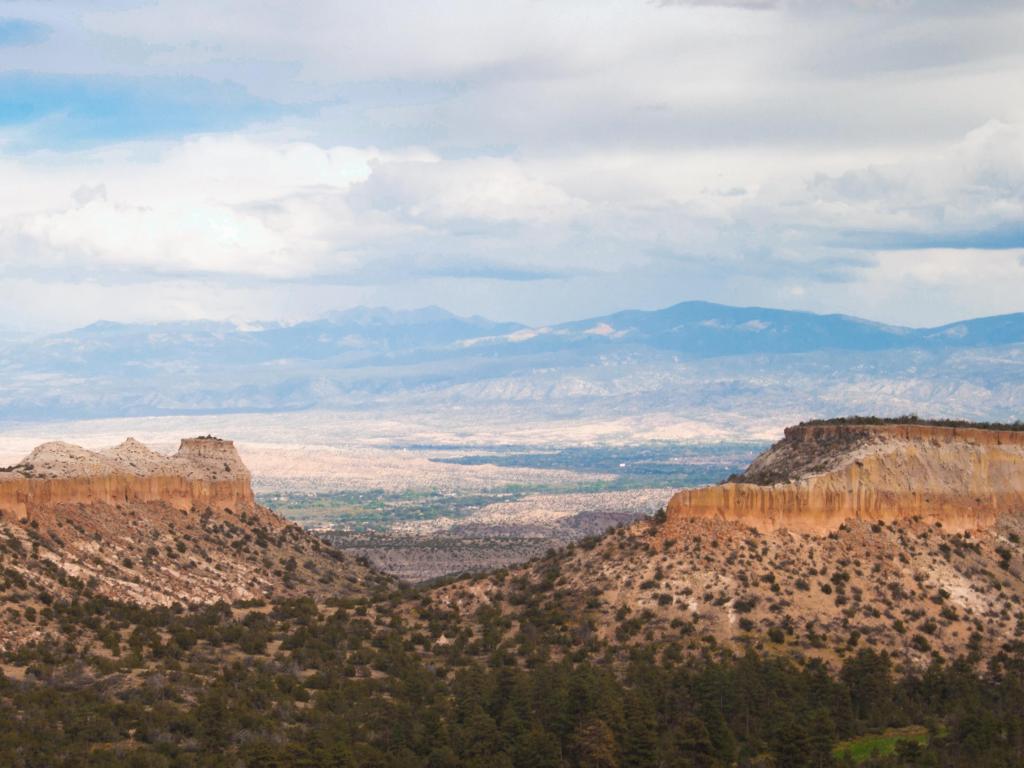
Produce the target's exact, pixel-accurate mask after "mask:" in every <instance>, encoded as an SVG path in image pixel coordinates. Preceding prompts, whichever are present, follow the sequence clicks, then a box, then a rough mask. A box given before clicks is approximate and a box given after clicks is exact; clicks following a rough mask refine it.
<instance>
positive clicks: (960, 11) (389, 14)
mask: <svg viewBox="0 0 1024 768" xmlns="http://www.w3.org/2000/svg"><path fill="white" fill-rule="evenodd" d="M662 5H663V4H662ZM672 5H673V7H671V8H666V7H661V5H659V4H658V3H656V2H628V3H606V4H594V3H590V2H584V0H567V2H565V3H557V4H554V3H537V2H531V1H524V2H520V1H518V0H511V1H510V2H499V1H498V0H453V2H450V3H446V4H445V6H444V8H443V9H438V8H434V7H432V6H427V5H424V4H422V3H419V2H415V1H414V0H396V2H393V3H386V4H366V3H361V2H328V1H327V0H322V1H321V0H310V2H308V3H303V4H302V9H301V11H297V10H296V7H295V5H294V4H293V3H284V2H283V1H282V2H278V1H277V0H268V1H267V2H261V3H258V4H252V3H245V2H242V0H219V1H217V2H206V3H198V2H196V3H192V2H191V1H190V0H180V1H178V0H176V1H175V2H161V1H159V0H156V1H153V2H150V1H149V0H147V1H146V2H135V1H134V0H110V1H109V2H89V3H85V2H78V1H77V0H75V1H72V0H54V2H52V3H46V4H39V3H24V2H18V0H11V2H9V3H8V4H7V5H6V6H5V8H6V9H8V10H5V12H6V13H9V14H10V15H12V16H19V17H20V16H25V17H26V18H28V17H29V16H31V17H32V23H33V24H38V25H42V26H44V27H46V28H47V29H49V33H48V35H47V36H45V37H42V38H40V39H39V40H37V41H36V42H35V43H34V44H32V45H19V46H17V47H13V46H11V45H6V46H0V177H2V178H3V179H4V184H2V185H0V270H2V272H3V273H4V275H5V276H6V277H7V278H8V279H10V280H19V281H23V282H24V283H25V284H26V285H29V284H30V285H33V286H36V288H35V289H33V290H38V291H42V290H43V288H41V287H40V286H45V285H46V284H53V285H58V284H59V285H62V286H66V285H71V284H81V285H83V286H84V285H87V286H89V290H83V291H82V292H81V294H80V295H81V299H80V301H81V302H84V303H89V306H91V307H92V309H91V310H90V311H91V312H92V313H93V314H95V315H97V316H99V315H107V316H109V313H112V312H122V313H129V314H132V316H136V315H145V313H146V312H150V313H152V314H154V315H160V316H161V317H165V318H166V317H167V316H168V314H173V311H176V310H175V308H179V309H180V308H182V307H183V306H184V304H183V303H182V302H181V301H180V296H181V295H182V294H184V293H187V290H186V288H185V287H184V286H187V285H190V284H191V285H193V286H195V287H196V291H195V297H196V298H195V306H192V305H190V308H189V309H188V312H189V313H190V314H191V315H194V314H195V313H196V312H200V310H199V309H196V307H198V306H201V307H204V308H205V309H204V310H202V311H205V312H207V313H208V314H210V315H215V316H222V308H220V307H218V306H217V305H216V303H215V296H216V294H217V290H216V289H213V290H211V289H210V288H209V286H210V285H214V286H219V287H220V288H222V289H223V290H224V291H225V292H227V291H228V290H229V289H233V290H234V293H232V296H233V297H234V298H233V305H232V306H234V307H236V308H237V307H241V306H243V305H244V302H245V301H248V300H251V301H252V305H251V306H252V311H251V312H249V313H247V315H248V317H252V318H259V317H267V316H270V315H271V314H272V313H273V312H278V311H279V312H291V313H293V312H302V311H313V310H314V308H317V307H323V306H325V305H327V306H329V304H330V301H331V300H332V299H331V297H334V299H333V300H335V301H337V302H339V303H341V302H345V301H350V300H351V301H374V302H376V303H399V304H404V305H406V306H410V305H412V306H415V305H416V304H422V303H440V304H447V305H449V306H451V307H452V308H455V309H461V310H464V311H469V312H481V313H484V314H497V315H499V316H503V317H518V318H519V319H523V320H528V321H529V320H542V321H548V320H554V319H567V318H568V317H571V316H573V315H576V314H585V313H588V312H594V313H598V312H603V311H608V310H613V309H617V308H621V307H622V306H624V305H629V304H632V305H639V306H657V305H660V304H668V303H672V302H674V301H677V300H679V299H682V298H707V299H717V300H724V301H732V302H739V303H750V304H772V303H781V304H784V305H787V306H793V305H797V306H800V307H804V308H812V309H829V310H835V309H840V310H843V311H848V312H854V311H860V309H861V308H862V307H865V308H872V307H873V308H874V311H877V312H878V313H879V317H881V318H882V319H888V320H893V321H903V322H911V323H913V322H915V321H916V319H917V318H918V317H925V316H926V315H928V314H929V313H932V314H934V313H937V312H952V311H954V309H953V308H954V307H956V308H959V309H957V311H960V310H963V311H965V312H966V311H968V310H969V308H970V306H974V307H976V308H984V307H985V306H986V305H984V290H983V286H984V285H990V287H991V288H992V295H993V296H999V297H1003V298H1001V299H1000V300H1001V301H1004V302H1009V301H1010V299H1009V298H1008V297H1009V296H1010V293H1009V292H1005V293H1004V292H1003V289H1004V287H1005V285H1006V284H1007V283H1010V284H1012V283H1013V281H1014V280H1018V279H1019V277H1018V276H1017V273H1016V272H1014V271H1013V270H1010V269H1009V267H1008V266H1007V264H1010V263H1011V262H1014V260H1015V259H1017V258H1018V256H1017V255H1016V254H1017V249H1018V248H1019V247H1020V246H1021V245H1022V232H1021V222H1022V221H1024V214H1022V200H1021V196H1022V192H1021V190H1022V189H1024V169H1022V162H1024V160H1022V158H1024V143H1022V141H1024V140H1022V135H1024V131H1022V126H1024V110H1022V109H1021V107H1020V106H1019V105H1018V104H1017V101H1016V100H1015V99H1013V98H1012V96H1013V95H1015V94H1016V91H1017V90H1019V83H1020V80H1021V77H1022V75H1024V53H1022V52H1021V50H1020V47H1019V45H1018V44H1017V41H1016V38H1015V37H1014V35H1013V33H1014V31H1016V30H1017V29H1019V28H1020V24H1021V23H1022V21H1024V12H1022V10H1021V8H1020V6H1019V4H1015V3H1009V2H1006V3H1003V2H990V3H989V2H979V3H971V4H963V3H953V2H894V3H888V2H877V3H874V2H858V3H842V2H824V3H812V2H803V0H789V1H785V2H779V3H767V2H765V3H761V2H756V1H755V2H742V0H738V1H737V2H728V1H725V2H710V1H708V2H700V1H695V2H679V3H673V4H672ZM766 6H770V8H766ZM748 11H750V12H748ZM754 11H756V12H754ZM0 28H2V27H0ZM0 39H2V38H0ZM1007 253H1010V254H1013V256H1012V257H1007V256H1005V254H1007ZM896 254H904V257H905V258H906V259H908V260H909V261H907V262H905V263H906V264H914V263H920V264H930V265H932V266H931V267H928V268H927V269H926V268H925V267H921V268H920V269H918V270H917V271H915V270H912V269H910V268H909V267H901V268H899V269H897V267H896V265H899V264H904V262H901V261H900V260H899V258H900V257H898V256H897V255H896ZM936 254H943V255H942V256H941V257H940V256H938V255H936ZM986 254H988V256H986ZM917 257H919V259H918V261H917V262H915V261H914V259H915V258H917ZM989 257H991V259H993V261H992V262H985V264H986V265H988V264H990V263H996V262H998V263H999V264H1000V265H1001V266H1000V267H999V269H998V270H991V269H988V268H987V266H986V267H985V268H981V269H979V270H978V272H977V276H978V277H977V282H976V283H975V284H974V285H975V287H974V288H973V289H972V290H971V291H968V292H965V293H964V296H965V297H967V298H965V299H964V301H947V302H944V303H943V304H942V305H936V303H935V302H934V301H931V300H929V299H927V298H924V297H922V296H916V294H915V293H914V291H915V290H916V291H918V292H919V293H920V292H921V291H923V290H925V291H929V292H933V293H934V294H935V295H943V296H945V295H946V293H945V292H946V291H947V288H948V289H949V295H950V296H955V295H956V292H955V290H953V286H954V285H955V283H956V282H957V281H958V280H960V278H959V277H958V275H959V274H960V273H958V272H957V271H956V270H954V269H952V267H951V265H952V264H954V263H955V264H959V265H961V267H962V268H963V269H967V270H968V271H969V265H970V264H971V263H972V262H974V261H977V260H979V259H985V258H989ZM1007 258H1009V262H1005V261H1004V260H1005V259H1007ZM943 265H944V266H943ZM964 265H967V266H964ZM883 267H884V269H883ZM940 267H941V268H940ZM922 270H923V271H922ZM929 270H930V271H929ZM928 274H931V275H933V276H934V277H933V278H931V279H929V280H926V275H928ZM887 281H888V282H889V283H892V285H886V283H887ZM171 283H173V284H174V285H175V286H176V287H175V289H174V292H173V294H174V296H175V297H178V298H175V299H173V300H172V299H171V298H170V294H168V298H166V299H165V298H162V296H163V294H162V293H161V289H160V287H161V286H163V287H166V286H167V285H169V284H171ZM997 283H998V284H997ZM126 286H130V288H128V287H126ZM922 286H928V287H927V288H922ZM1017 287H1020V286H1019V284H1018V285H1017ZM130 289H134V290H137V291H139V292H140V294H144V295H145V296H146V297H147V298H146V300H145V301H138V302H136V301H131V302H128V301H122V299H123V297H124V295H125V292H126V291H128V290H130ZM105 291H106V292H107V293H105ZM63 295H67V296H71V297H73V296H74V295H75V292H74V291H73V290H72V289H70V288H68V289H66V294H63ZM882 295H884V296H886V297H888V300H887V301H886V302H882V303H878V304H877V305H875V304H872V301H873V298H872V297H876V296H882ZM271 296H278V297H280V298H279V299H278V300H276V301H271V300H270V299H269V297H271ZM104 297H106V298H104ZM72 301H73V299H72ZM964 302H968V303H964ZM8 311H10V310H8ZM181 311H185V310H184V309H182V310H181ZM979 311H981V310H980V309H979ZM67 312H68V313H69V314H68V316H69V317H70V316H71V314H72V313H78V314H75V316H79V315H82V316H84V315H87V314H88V312H87V311H86V310H85V309H81V310H79V309H74V310H73V309H72V308H70V307H69V308H67ZM934 319H942V318H934V317H930V318H929V320H934ZM2 324H4V317H3V316H0V325H2Z"/></svg>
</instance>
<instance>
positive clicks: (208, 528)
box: [0, 437, 390, 650]
mask: <svg viewBox="0 0 1024 768" xmlns="http://www.w3.org/2000/svg"><path fill="white" fill-rule="evenodd" d="M0 571H2V572H3V573H4V575H5V578H4V583H3V584H0V592H4V596H5V598H9V599H12V600H14V601H15V602H18V603H19V604H30V601H32V600H35V599H36V596H37V595H39V594H47V595H50V596H51V597H53V598H59V599H68V600H70V599H77V598H88V597H89V596H92V595H101V596H104V597H107V598H112V599H115V600H122V601H127V602H132V603H137V604H139V605H145V606H152V605H165V606H171V605H174V604H175V603H180V604H182V605H190V604H199V603H215V602H218V601H221V600H223V601H227V602H233V601H236V600H255V599H261V600H262V599H268V598H273V597H312V598H314V599H324V598H325V597H327V596H331V597H339V598H346V597H354V596H362V595H366V594H368V593H369V592H370V591H372V590H373V589H376V588H378V587H379V586H380V585H386V584H388V583H390V582H389V580H388V579H386V578H384V577H382V576H381V575H379V574H377V573H375V572H373V571H372V570H371V569H370V568H368V567H366V566H364V565H361V564H359V563H357V562H355V561H354V560H352V559H351V558H348V557H346V556H344V555H342V554H341V553H339V552H338V551H336V550H334V549H333V548H332V547H330V545H328V544H326V543H325V542H323V541H321V540H320V539H318V538H317V537H315V536H314V535H312V534H310V533H308V532H306V531H304V530H302V529H301V528H300V527H299V526H297V525H295V524H293V523H289V522H288V521H287V520H285V519H284V518H282V517H280V516H278V515H276V514H274V512H273V511H271V510H269V509H267V508H266V507H262V506H260V505H259V504H257V503H256V502H255V500H254V498H253V493H252V488H251V486H250V475H249V471H248V470H247V469H246V468H245V465H244V464H243V463H242V460H241V458H240V457H239V455H238V452H237V451H236V450H235V446H234V444H233V443H231V441H229V440H218V439H216V438H212V437H206V438H195V439H187V440H182V442H181V447H180V448H179V449H178V452H177V453H175V454H173V455H171V456H164V455H162V454H159V453H156V452H154V451H151V450H149V449H148V448H146V447H145V446H144V445H142V444H141V443H139V442H137V441H135V440H130V439H129V440H127V441H125V442H124V443H122V444H121V445H119V446H117V447H115V448H110V449H107V450H103V451H88V450H85V449H83V448H80V447H78V446H74V445H69V444H67V443H60V442H55V443H46V444H44V445H41V446H39V447H38V448H36V449H35V450H34V451H33V452H32V453H31V454H29V456H27V457H26V458H25V459H24V460H23V461H22V462H21V463H20V464H18V465H16V466H14V467H8V468H6V469H3V470H0ZM5 590H6V591H5ZM26 601H29V602H26ZM36 607H37V608H39V609H41V606H36ZM42 632H43V630H42V629H41V627H40V625H39V624H37V623H35V622H33V621H30V620H25V619H23V617H22V614H20V613H19V612H11V611H8V612H6V613H3V614H2V615H0V650H3V649H9V648H13V647H16V646H18V645H19V644H22V643H24V642H27V641H29V640H33V639H38V638H39V637H40V636H41V633H42Z"/></svg>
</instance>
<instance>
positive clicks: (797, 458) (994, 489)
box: [667, 423, 1024, 534]
mask: <svg viewBox="0 0 1024 768" xmlns="http://www.w3.org/2000/svg"><path fill="white" fill-rule="evenodd" d="M667 512H668V517H669V519H670V520H680V519H684V518H690V517H695V518H714V519H721V520H735V521H738V522H740V523H742V524H744V525H748V526H751V527H753V528H756V529H757V530H758V531H760V532H762V533H767V532H771V531H775V530H781V529H786V530H790V531H794V532H799V533H813V534H826V533H829V532H830V531H835V530H836V529H838V527H839V526H840V525H842V523H843V522H844V521H846V520H848V519H851V518H852V519H860V520H866V521H871V522H883V523H890V522H895V521H908V520H911V519H914V518H918V519H921V520H924V521H926V522H934V523H939V524H940V525H942V526H943V527H944V528H945V529H946V530H951V531H957V532H966V531H976V530H980V529H984V528H988V527H991V526H992V525H994V524H995V523H996V521H997V520H998V519H999V517H1000V516H1002V515H1005V514H1017V513H1021V512H1024V432H1022V431H1019V430H1001V429H987V428H985V429H983V428H976V427H941V426H931V425H923V424H855V423H848V424H809V425H799V426H796V427H790V428H789V429H787V430H786V432H785V437H784V438H783V439H782V440H781V441H780V442H778V443H776V444H775V445H774V446H772V448H771V449H769V450H768V451H767V452H765V453H764V454H762V455H761V456H759V457H758V458H757V459H756V460H755V461H754V462H753V463H752V464H751V465H750V468H749V469H748V470H747V471H746V472H744V473H743V474H742V475H740V476H738V477H734V478H730V481H729V482H726V483H723V484H721V485H715V486H706V487H702V488H693V489H686V490H682V491H680V492H679V493H677V494H675V495H674V496H673V497H672V499H671V500H670V501H669V504H668V508H667Z"/></svg>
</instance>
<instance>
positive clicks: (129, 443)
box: [0, 437, 257, 521]
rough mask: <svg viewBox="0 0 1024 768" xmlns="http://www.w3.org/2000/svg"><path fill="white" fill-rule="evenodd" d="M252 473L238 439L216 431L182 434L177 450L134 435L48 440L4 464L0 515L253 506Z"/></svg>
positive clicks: (243, 508) (0, 474)
mask: <svg viewBox="0 0 1024 768" xmlns="http://www.w3.org/2000/svg"><path fill="white" fill-rule="evenodd" d="M251 479H252V478H251V476H250V474H249V470H248V469H246V467H245V465H244V464H243V463H242V460H241V458H240V457H239V455H238V451H237V450H236V449H235V446H234V443H232V442H231V441H230V440H221V439H218V438H215V437H199V438H187V439H184V440H182V441H181V446H180V447H179V449H178V452H177V453H175V454H174V455H172V456H163V455H161V454H159V453H156V452H155V451H151V450H150V449H148V448H146V447H145V446H144V445H142V444H141V443H139V442H138V441H137V440H133V439H131V438H129V439H128V440H126V441H125V442H123V443H122V444H121V445H119V446H117V447H115V448H110V449H107V450H105V451H88V450H85V449H84V448H79V447H78V446H75V445H70V444H68V443H62V442H52V443H44V444H43V445H40V446H39V447H38V448H36V449H35V450H34V451H32V453H31V454H29V455H28V456H27V457H25V459H23V460H22V461H21V463H20V464H17V465H15V466H13V467H8V468H6V469H4V470H0V516H2V517H5V518H7V519H12V518H13V519H19V520H20V519H23V518H27V519H28V520H29V521H31V520H32V519H33V518H34V517H36V516H38V515H40V514H48V513H50V512H51V511H52V510H53V509H54V508H55V507H57V506H59V505H63V504H86V505H89V504H96V503H100V504H109V505H118V504H131V503H150V502H160V503H163V504H167V505H169V506H171V507H174V508H175V509H178V510H190V509H200V510H202V509H206V508H207V507H210V508H213V509H224V508H227V509H231V510H233V511H235V512H241V511H245V512H255V511H256V509H257V507H256V501H255V499H254V497H253V493H252V487H251V485H250V483H251Z"/></svg>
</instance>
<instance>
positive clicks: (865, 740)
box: [832, 725, 928, 763]
mask: <svg viewBox="0 0 1024 768" xmlns="http://www.w3.org/2000/svg"><path fill="white" fill-rule="evenodd" d="M900 742H911V743H913V744H917V745H919V746H922V747H923V746H926V745H927V744H928V729H927V728H925V727H924V726H923V725H908V726H905V727H903V728H888V729H886V730H885V731H882V732H881V733H868V734H865V735H864V736H860V737H859V738H856V739H849V740H847V741H842V742H840V743H839V744H837V745H836V748H835V749H834V750H833V751H832V754H833V755H834V756H835V757H836V759H838V760H842V759H844V758H847V757H848V758H849V759H851V760H852V761H853V762H854V763H863V762H865V761H866V760H870V759H872V758H874V757H888V756H889V755H892V754H895V753H896V747H897V745H898V744H899V743H900Z"/></svg>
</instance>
